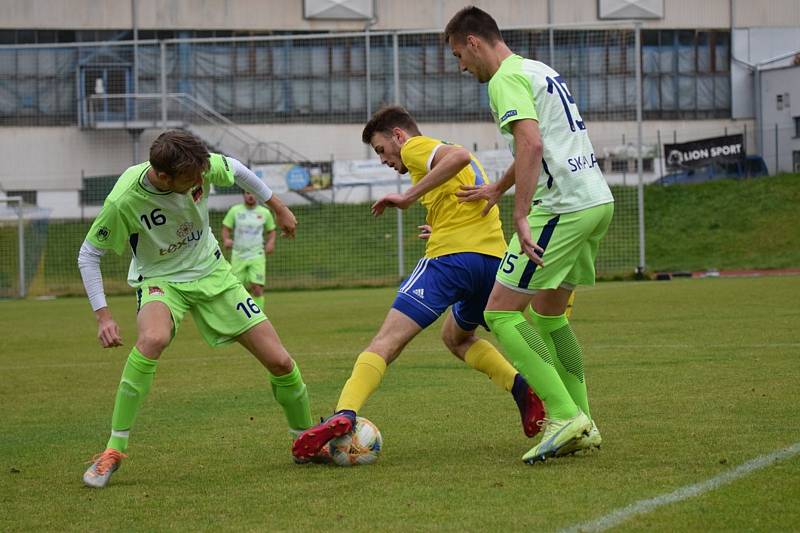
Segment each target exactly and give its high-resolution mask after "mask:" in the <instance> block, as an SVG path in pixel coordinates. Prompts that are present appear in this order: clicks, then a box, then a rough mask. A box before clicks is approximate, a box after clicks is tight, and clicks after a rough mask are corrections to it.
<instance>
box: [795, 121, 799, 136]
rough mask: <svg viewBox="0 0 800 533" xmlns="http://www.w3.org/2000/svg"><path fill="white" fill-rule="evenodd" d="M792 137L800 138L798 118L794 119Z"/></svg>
mask: <svg viewBox="0 0 800 533" xmlns="http://www.w3.org/2000/svg"><path fill="white" fill-rule="evenodd" d="M794 136H795V137H800V117H794Z"/></svg>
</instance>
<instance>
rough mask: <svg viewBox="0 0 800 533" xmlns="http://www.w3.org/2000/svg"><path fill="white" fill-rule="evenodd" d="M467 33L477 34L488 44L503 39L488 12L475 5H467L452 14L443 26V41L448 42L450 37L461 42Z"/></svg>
mask: <svg viewBox="0 0 800 533" xmlns="http://www.w3.org/2000/svg"><path fill="white" fill-rule="evenodd" d="M467 35H475V36H478V37H480V38H481V39H484V40H485V41H487V42H489V43H490V44H494V43H496V42H497V41H502V40H503V36H502V35H500V28H498V27H497V22H495V20H494V19H493V18H492V16H491V15H490V14H489V13H487V12H486V11H484V10H482V9H479V8H477V7H475V6H467V7H465V8H463V9H462V10H460V11H459V12H458V13H456V14H455V15H453V18H451V19H450V22H448V23H447V26H446V27H445V28H444V42H448V41H449V40H450V38H451V37H452V38H453V40H456V41H459V42H463V41H464V40H466V38H467Z"/></svg>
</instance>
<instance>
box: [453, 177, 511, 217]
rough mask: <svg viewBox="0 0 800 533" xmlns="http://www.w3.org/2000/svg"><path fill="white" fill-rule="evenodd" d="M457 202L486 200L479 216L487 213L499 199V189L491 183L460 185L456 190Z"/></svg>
mask: <svg viewBox="0 0 800 533" xmlns="http://www.w3.org/2000/svg"><path fill="white" fill-rule="evenodd" d="M456 196H457V197H458V201H459V202H480V201H481V200H483V201H485V202H486V205H485V206H483V211H481V216H483V217H485V216H486V215H487V214H489V210H490V209H491V208H492V207H493V206H494V205H495V204H497V202H498V201H499V200H500V196H501V194H500V191H499V190H498V189H497V187H495V185H494V184H493V183H491V184H489V185H462V186H461V190H460V191H456Z"/></svg>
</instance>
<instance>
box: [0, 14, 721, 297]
mask: <svg viewBox="0 0 800 533" xmlns="http://www.w3.org/2000/svg"><path fill="white" fill-rule="evenodd" d="M504 37H505V38H506V40H507V42H508V44H509V46H510V47H511V49H512V50H514V51H515V52H516V53H519V54H520V55H523V56H526V57H530V58H534V59H539V60H542V61H544V62H546V63H548V64H550V65H551V66H553V67H554V68H555V69H556V70H558V71H559V72H560V73H561V74H562V76H563V77H564V78H565V79H566V80H567V83H568V84H569V88H570V91H571V93H572V94H573V96H574V97H575V99H576V103H577V105H578V108H579V109H580V110H581V114H582V116H583V118H584V119H585V120H586V121H587V124H588V129H589V133H590V136H591V138H592V141H593V143H594V145H595V148H596V152H597V157H598V160H599V164H600V165H601V166H602V168H603V169H604V170H605V171H606V172H607V173H608V175H609V181H610V183H611V184H612V189H613V192H614V195H615V198H616V214H615V218H614V222H613V224H612V227H611V229H610V232H609V235H608V237H607V238H606V240H605V241H604V244H603V246H602V247H601V251H600V255H599V257H598V271H599V273H600V274H601V275H605V276H617V275H629V274H631V273H633V272H634V271H635V270H637V269H641V268H643V267H644V266H645V257H644V244H645V243H644V228H643V227H642V221H643V204H642V202H643V201H642V194H641V191H642V186H643V183H642V181H641V177H640V174H642V173H649V174H651V175H653V174H657V173H658V172H660V169H659V165H660V150H661V143H662V139H661V137H662V136H665V137H666V136H667V135H670V134H671V132H669V131H663V132H661V131H658V130H656V129H654V128H653V127H650V126H649V125H648V123H647V122H644V118H665V119H666V118H714V117H721V116H726V113H727V116H730V78H729V73H728V70H729V67H728V65H729V63H730V59H729V57H728V54H729V38H730V36H729V33H726V32H722V31H696V32H692V33H691V35H689V34H688V33H686V32H684V33H681V34H680V35H679V34H678V33H676V32H673V33H665V32H663V31H659V30H647V31H642V30H640V29H639V28H637V27H636V26H634V25H631V24H629V23H623V24H613V25H608V24H606V25H603V26H583V27H548V28H516V29H509V30H504ZM690 66H691V68H690ZM387 103H400V104H402V105H404V106H405V107H406V108H407V109H409V111H410V112H411V113H412V114H413V115H414V116H415V117H416V118H417V120H418V121H419V122H420V123H421V124H422V125H423V132H424V133H428V134H431V135H433V136H439V135H442V136H444V135H443V134H440V133H439V132H445V133H446V135H447V139H446V140H448V141H451V142H455V143H459V144H463V145H464V146H466V147H468V148H470V149H471V150H473V151H475V152H476V153H477V154H478V156H479V157H480V158H485V159H484V161H483V162H484V165H485V166H487V170H489V171H490V173H493V174H494V175H495V176H498V175H499V174H500V172H502V169H503V167H502V164H504V162H507V161H509V159H508V157H509V155H508V154H507V153H506V152H505V147H504V146H502V144H501V141H500V137H499V135H497V133H496V131H495V129H494V125H493V123H492V119H491V116H490V113H489V108H488V96H487V93H486V86H485V85H481V84H479V83H477V82H476V81H475V80H474V79H473V78H472V77H471V76H468V75H465V74H464V73H461V72H459V70H458V65H457V62H456V60H455V58H453V57H452V55H451V54H450V51H449V49H448V47H447V46H446V45H444V44H443V43H442V41H441V34H440V33H438V32H408V31H404V32H363V33H338V34H337V33H332V34H324V35H319V34H318V35H292V36H268V37H242V38H224V39H223V38H206V39H199V38H194V39H191V38H188V39H169V40H162V41H155V40H150V41H138V42H135V43H134V42H103V43H76V44H68V45H31V46H16V47H13V46H3V47H0V125H7V126H16V127H19V126H36V128H29V129H26V130H25V131H24V132H23V133H22V134H21V135H25V136H27V137H26V139H27V140H25V139H23V140H20V141H19V142H25V143H28V144H39V145H40V146H42V147H44V146H47V147H48V150H44V151H42V154H43V155H42V158H43V159H44V161H43V162H42V164H41V165H39V166H36V165H34V167H36V169H37V170H36V174H35V175H32V176H31V179H30V182H31V184H32V186H31V188H32V189H33V186H37V190H38V193H34V197H33V198H30V200H32V202H31V203H34V204H35V203H37V201H36V198H35V194H38V195H39V199H40V200H41V198H42V197H43V196H45V195H48V194H49V195H51V196H53V195H55V194H56V193H55V192H49V191H51V190H55V189H57V190H58V191H59V194H62V193H63V195H64V198H65V200H64V202H66V203H68V202H70V201H73V200H69V199H68V198H67V196H68V195H67V193H70V194H74V197H75V199H74V201H73V202H74V206H73V207H74V208H72V209H71V211H70V212H69V214H66V215H65V214H64V213H65V212H66V211H67V209H66V208H65V209H64V210H62V211H58V210H55V211H54V213H53V215H52V216H51V218H52V220H50V221H49V222H48V223H46V224H44V225H43V227H42V228H40V229H37V230H35V231H34V230H30V231H29V232H28V235H33V234H36V233H37V232H38V234H41V237H38V239H39V240H41V241H42V244H40V245H37V246H35V247H34V249H31V250H30V251H29V252H28V254H27V259H26V260H25V261H27V262H30V263H31V265H30V266H26V267H25V269H26V272H27V276H26V280H27V281H26V283H27V285H28V286H27V289H26V291H20V290H19V287H16V286H14V284H13V283H11V282H9V281H4V280H13V279H18V276H17V274H18V270H19V268H18V267H15V266H14V264H16V263H14V261H10V260H6V258H9V257H16V254H18V251H19V250H18V249H17V248H18V247H16V246H17V245H13V242H15V241H14V239H15V238H16V237H15V236H14V235H15V234H14V231H15V230H14V229H13V227H12V226H13V224H12V222H9V223H8V224H5V223H4V224H3V225H0V253H2V256H3V258H4V260H3V262H2V263H1V264H2V275H1V276H0V285H3V283H5V284H6V285H7V287H6V289H2V288H0V293H2V294H3V295H5V294H8V293H14V291H17V292H18V293H22V292H27V293H28V294H34V295H35V294H64V293H80V292H81V291H82V286H81V282H80V276H79V274H78V271H77V265H76V260H75V258H76V254H77V250H78V248H79V246H80V243H81V242H82V240H83V238H84V236H85V234H86V231H87V230H88V227H89V224H90V223H91V220H92V218H93V217H94V215H95V214H96V213H97V211H98V210H99V208H100V205H102V201H103V199H104V198H105V196H106V195H107V194H108V192H109V191H110V189H111V187H113V184H114V182H115V180H116V178H117V176H118V175H119V174H120V173H121V171H122V170H124V168H126V167H127V166H129V165H131V164H132V163H135V162H138V161H142V160H145V159H146V157H147V149H148V147H149V144H150V142H151V141H152V140H153V139H154V138H155V136H156V135H157V134H158V133H159V132H160V131H161V130H162V129H164V128H175V127H180V128H185V129H188V130H190V131H192V132H194V133H195V134H197V135H199V136H200V137H202V138H203V139H204V140H205V141H206V142H207V144H208V145H209V147H210V149H211V150H213V151H218V152H222V153H225V154H228V155H230V156H233V157H236V158H238V159H240V160H242V161H243V162H245V163H246V164H248V165H249V166H251V167H252V168H254V170H256V171H257V172H258V173H261V174H262V176H264V177H265V179H267V181H268V182H270V179H271V178H270V177H271V176H272V174H274V173H276V172H277V173H278V174H281V178H286V181H287V182H289V186H288V187H287V188H286V189H285V190H282V189H280V187H273V188H275V189H276V190H278V192H279V194H281V195H282V196H285V197H286V198H287V199H288V200H290V201H291V203H292V204H293V209H294V210H295V212H296V214H297V216H298V219H299V221H300V226H299V233H298V239H297V240H296V241H294V242H279V244H278V248H277V251H276V253H275V254H274V255H272V256H270V257H269V258H268V267H267V268H268V275H267V285H268V286H269V287H271V288H306V287H307V288H315V287H332V286H355V285H386V284H393V283H396V282H397V280H398V277H401V276H402V275H403V274H404V273H408V272H409V271H410V269H411V268H412V267H413V264H414V263H415V262H416V260H417V258H418V257H419V256H420V255H421V254H422V253H423V251H424V241H421V240H420V239H418V238H417V233H418V232H417V230H416V226H417V225H419V224H422V223H424V212H423V210H422V209H421V208H420V207H419V206H415V207H413V208H411V209H409V210H408V211H406V212H404V213H402V215H401V216H397V217H395V216H383V217H381V218H379V219H373V218H372V217H371V216H370V214H369V201H370V200H374V199H375V198H376V197H377V196H379V195H380V194H383V193H386V192H392V191H395V190H397V188H398V187H401V186H403V187H405V186H407V182H406V183H402V182H401V181H400V180H399V178H390V179H388V180H383V181H376V182H375V183H372V182H371V181H370V178H367V180H366V182H364V181H362V182H359V181H357V180H355V181H353V180H350V181H348V180H346V179H344V177H342V176H341V175H338V174H337V172H335V171H334V169H335V168H339V167H337V162H339V161H347V162H350V163H352V165H351V166H358V165H359V164H361V162H363V161H364V160H367V159H370V158H371V157H373V156H371V155H370V154H369V153H368V151H367V149H366V147H364V146H363V145H362V144H361V143H360V130H361V126H362V125H363V124H364V123H365V122H366V120H367V119H368V117H369V116H370V115H371V113H372V112H374V111H375V110H377V109H378V108H379V107H380V106H381V105H384V104H387ZM608 124H624V125H625V128H624V130H625V132H626V133H624V134H622V135H621V136H619V135H618V134H617V133H613V134H610V133H609V131H610V129H613V128H609V127H607V125H608ZM44 126H48V128H44ZM595 127H597V129H596V130H595ZM713 133H714V134H722V133H721V132H718V131H715V132H713ZM668 140H669V139H666V140H664V142H666V141H668ZM503 153H504V154H505V155H498V154H503ZM495 159H496V160H497V162H496V163H495V164H494V166H493V164H489V163H488V162H487V160H495ZM637 159H639V160H641V171H640V169H639V167H638V165H637ZM373 164H374V161H373ZM298 169H299V170H298ZM272 177H273V178H274V176H272ZM292 179H294V180H299V181H300V186H297V187H295V186H292V184H291V181H292ZM304 180H305V181H304ZM270 183H271V185H272V184H273V183H272V182H270ZM0 184H1V183H0ZM26 192H28V193H29V192H32V191H7V193H8V194H9V195H21V194H23V193H26ZM238 192H239V191H238V190H236V189H235V188H232V189H230V190H224V191H217V195H216V196H215V197H214V198H212V199H211V201H210V206H211V208H212V209H213V210H214V212H213V213H212V230H213V231H214V232H215V233H216V234H217V235H219V234H220V223H221V217H222V215H223V214H224V211H225V209H226V208H227V207H228V206H229V205H230V204H232V203H234V202H236V201H238V199H239V197H238V196H237V195H238ZM510 201H511V199H510V197H509V198H505V199H504V202H503V205H502V206H501V207H502V208H501V213H502V214H503V219H504V223H505V228H506V233H507V237H509V238H510V230H511V227H512V225H511V224H510V220H509V218H508V217H509V216H510V213H511V210H510V209H509V206H510V205H511V204H510ZM8 209H12V208H11V207H8ZM12 210H13V209H12ZM62 217H68V218H69V220H66V219H62ZM128 259H129V258H127V257H122V258H116V257H111V256H107V257H106V258H105V259H104V260H103V270H104V274H105V280H106V285H107V287H108V288H109V290H110V291H114V290H125V285H124V278H125V273H126V271H127V262H128ZM27 264H28V263H26V265H27ZM15 283H16V282H15ZM3 290H5V291H6V292H2V291H3Z"/></svg>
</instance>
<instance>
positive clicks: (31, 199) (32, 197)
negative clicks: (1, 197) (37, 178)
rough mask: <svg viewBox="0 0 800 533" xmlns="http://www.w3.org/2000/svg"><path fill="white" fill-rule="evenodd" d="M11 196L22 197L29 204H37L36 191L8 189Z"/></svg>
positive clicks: (8, 194) (7, 193)
mask: <svg viewBox="0 0 800 533" xmlns="http://www.w3.org/2000/svg"><path fill="white" fill-rule="evenodd" d="M6 196H8V197H9V198H22V202H23V203H25V204H28V205H36V191H6Z"/></svg>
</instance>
